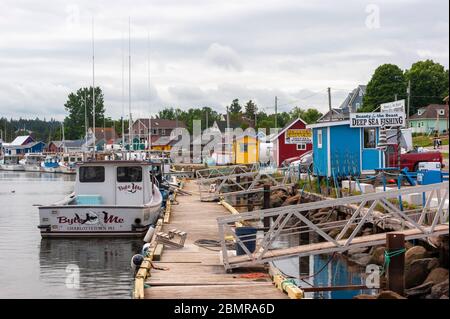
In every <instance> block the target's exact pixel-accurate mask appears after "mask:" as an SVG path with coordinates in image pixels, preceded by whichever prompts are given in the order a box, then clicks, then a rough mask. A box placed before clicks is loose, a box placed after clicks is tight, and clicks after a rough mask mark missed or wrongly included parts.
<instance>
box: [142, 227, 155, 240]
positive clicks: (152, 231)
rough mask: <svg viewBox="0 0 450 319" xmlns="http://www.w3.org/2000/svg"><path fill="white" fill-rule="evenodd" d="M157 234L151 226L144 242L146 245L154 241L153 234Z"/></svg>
mask: <svg viewBox="0 0 450 319" xmlns="http://www.w3.org/2000/svg"><path fill="white" fill-rule="evenodd" d="M154 232H155V228H154V227H153V226H150V227H149V228H148V230H147V233H146V234H145V237H144V241H145V242H146V243H149V242H150V241H151V240H152V237H153V233H154Z"/></svg>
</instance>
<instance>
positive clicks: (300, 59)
mask: <svg viewBox="0 0 450 319" xmlns="http://www.w3.org/2000/svg"><path fill="white" fill-rule="evenodd" d="M448 7H449V2H448V0H422V1H419V0H396V1H393V0H382V1H363V0H340V1H331V0H330V1H300V0H280V1H274V0H271V1H269V0H258V1H256V0H255V1H244V0H238V1H236V0H228V1H223V0H220V1H215V0H183V1H181V0H179V1H174V0H133V1H117V0H109V1H107V0H104V1H88V0H86V1H84V0H80V1H77V0H72V1H63V0H59V1H50V0H40V1H32V0H29V1H25V0H0V71H1V77H0V116H7V117H19V116H21V117H27V118H28V117H37V116H38V117H40V118H43V117H46V118H50V117H55V118H57V119H61V118H63V117H64V116H65V110H64V103H65V101H66V97H67V94H68V93H70V92H71V91H75V90H76V89H78V88H79V87H81V86H89V85H91V81H92V75H91V70H92V65H91V56H92V52H91V20H92V16H94V17H95V49H96V53H95V60H96V64H95V68H96V77H95V81H96V84H97V85H99V86H101V87H102V89H103V90H104V94H105V102H106V108H107V114H108V115H110V116H112V117H120V115H121V112H122V105H123V104H122V63H123V60H124V62H125V84H126V85H125V100H126V101H127V100H128V65H127V63H128V17H129V16H130V17H131V52H132V53H131V54H132V58H131V59H132V65H131V74H132V76H131V82H132V91H131V98H132V110H133V113H135V114H136V115H138V116H139V115H140V116H145V115H148V113H149V112H151V113H156V112H157V111H158V110H160V109H161V108H163V107H165V106H173V107H181V108H189V107H202V106H212V107H214V108H216V109H217V110H218V111H221V112H222V111H224V109H225V106H226V105H227V104H229V103H230V102H231V100H232V99H234V98H239V99H240V100H241V101H243V102H245V101H247V100H249V99H253V100H254V101H256V103H257V104H258V105H259V107H260V108H262V109H265V110H266V111H267V112H273V103H274V102H273V101H274V97H275V95H277V96H278V97H279V103H280V109H281V110H290V109H291V108H293V107H294V106H300V107H310V106H314V107H317V108H319V109H320V110H322V111H323V110H325V109H326V108H327V104H328V100H327V96H326V88H327V87H331V88H332V93H333V95H332V96H333V106H338V105H339V104H340V103H341V101H342V100H343V98H344V97H345V96H346V94H347V92H348V91H350V90H351V89H353V88H354V87H356V86H357V85H358V84H366V83H367V81H368V80H369V79H370V76H371V75H372V73H373V71H374V69H375V68H376V67H377V66H378V65H380V64H382V63H395V64H397V65H399V66H400V67H401V68H408V67H409V66H410V65H411V64H412V63H413V62H415V61H417V60H420V59H427V58H431V59H433V60H435V61H437V62H439V63H441V64H443V65H444V66H445V67H446V68H448V61H449V16H448V14H449V13H448V11H449V8H448ZM378 12H379V19H377V13H378ZM149 32H150V50H149V52H150V92H149V85H148V77H147V53H148V41H147V39H148V33H149ZM122 48H124V49H122ZM122 52H124V53H125V59H123V56H122ZM126 108H128V105H127V104H126Z"/></svg>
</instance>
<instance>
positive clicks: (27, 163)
mask: <svg viewBox="0 0 450 319" xmlns="http://www.w3.org/2000/svg"><path fill="white" fill-rule="evenodd" d="M44 158H45V156H44V155H42V154H39V153H36V154H34V153H29V154H25V157H24V158H23V159H22V160H21V161H20V163H21V164H22V165H23V168H24V170H25V171H26V172H40V171H42V168H41V162H42V161H43V160H44Z"/></svg>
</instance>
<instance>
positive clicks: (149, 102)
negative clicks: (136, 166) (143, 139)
mask: <svg viewBox="0 0 450 319" xmlns="http://www.w3.org/2000/svg"><path fill="white" fill-rule="evenodd" d="M147 82H148V83H147V84H148V127H147V130H148V143H147V147H148V157H149V159H150V153H151V149H152V112H151V97H152V90H151V86H150V31H148V35H147Z"/></svg>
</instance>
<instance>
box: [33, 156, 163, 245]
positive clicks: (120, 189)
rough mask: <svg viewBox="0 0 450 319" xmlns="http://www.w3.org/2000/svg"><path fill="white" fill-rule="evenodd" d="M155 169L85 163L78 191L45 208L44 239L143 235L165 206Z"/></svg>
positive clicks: (127, 163) (130, 164)
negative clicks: (153, 174) (156, 181)
mask: <svg viewBox="0 0 450 319" xmlns="http://www.w3.org/2000/svg"><path fill="white" fill-rule="evenodd" d="M150 168H151V166H150V165H149V164H148V163H146V162H140V161H139V162H138V161H92V162H84V163H82V164H80V165H79V166H77V168H76V173H77V178H76V183H75V192H74V193H72V194H70V195H69V196H67V197H66V198H65V199H63V200H61V201H59V202H56V203H54V204H52V205H47V206H40V207H39V221H40V224H39V226H38V227H39V229H40V231H41V236H42V237H99V236H110V237H117V236H121V237H122V236H130V237H143V236H144V235H145V233H146V232H147V230H148V228H149V227H150V226H151V225H153V224H155V223H156V221H157V219H158V217H159V214H160V211H161V204H162V195H161V193H160V191H159V189H158V187H157V185H156V184H154V183H153V182H152V181H153V178H152V176H151V169H150Z"/></svg>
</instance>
